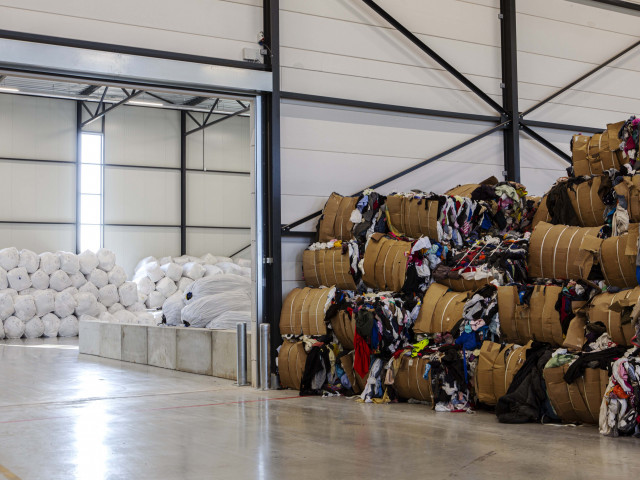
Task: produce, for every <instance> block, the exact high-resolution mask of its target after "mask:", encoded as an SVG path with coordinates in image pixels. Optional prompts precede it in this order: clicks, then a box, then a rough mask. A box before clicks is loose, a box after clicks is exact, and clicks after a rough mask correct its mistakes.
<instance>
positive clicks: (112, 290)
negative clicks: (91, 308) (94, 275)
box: [98, 285, 120, 308]
mask: <svg viewBox="0 0 640 480" xmlns="http://www.w3.org/2000/svg"><path fill="white" fill-rule="evenodd" d="M119 299H120V297H118V287H116V286H115V285H105V286H104V287H102V288H101V289H100V295H99V297H98V301H99V302H100V303H101V304H103V305H104V306H105V307H107V308H109V307H110V306H111V305H113V304H114V303H116V302H117V301H118V300H119Z"/></svg>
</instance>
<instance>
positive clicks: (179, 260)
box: [173, 255, 191, 265]
mask: <svg viewBox="0 0 640 480" xmlns="http://www.w3.org/2000/svg"><path fill="white" fill-rule="evenodd" d="M173 261H174V262H175V263H177V264H178V265H184V264H185V263H189V262H190V261H191V260H190V259H189V257H188V256H187V255H182V256H181V257H176V258H174V259H173Z"/></svg>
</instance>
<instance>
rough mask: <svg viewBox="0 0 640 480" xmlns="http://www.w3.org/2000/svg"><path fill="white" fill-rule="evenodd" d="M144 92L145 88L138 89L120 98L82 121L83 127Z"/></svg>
mask: <svg viewBox="0 0 640 480" xmlns="http://www.w3.org/2000/svg"><path fill="white" fill-rule="evenodd" d="M143 93H144V91H143V90H136V91H135V92H133V93H132V94H131V95H129V96H128V97H127V98H123V99H122V100H120V101H119V102H118V103H114V104H113V105H111V106H110V107H109V108H106V109H104V110H103V111H102V112H100V113H98V114H96V115H94V116H93V117H91V118H90V119H88V120H85V121H84V122H82V127H86V126H87V125H89V124H90V123H92V122H95V121H96V120H98V119H100V118H102V117H104V116H105V115H106V114H107V113H109V112H110V111H111V110H114V109H116V108H118V107H119V106H120V105H123V104H125V103H127V102H128V101H129V100H131V99H132V98H135V97H137V96H138V95H142V94H143Z"/></svg>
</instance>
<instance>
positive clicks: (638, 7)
mask: <svg viewBox="0 0 640 480" xmlns="http://www.w3.org/2000/svg"><path fill="white" fill-rule="evenodd" d="M591 1H592V2H593V3H602V4H604V5H611V6H614V7H619V8H626V9H628V10H635V11H636V12H640V4H637V3H631V2H625V1H624V0H591Z"/></svg>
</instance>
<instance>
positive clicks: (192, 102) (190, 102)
mask: <svg viewBox="0 0 640 480" xmlns="http://www.w3.org/2000/svg"><path fill="white" fill-rule="evenodd" d="M208 98H209V97H193V98H192V99H191V100H187V101H186V102H184V103H183V104H182V105H186V106H188V107H195V106H196V105H200V104H201V103H202V102H204V101H205V100H207V99H208Z"/></svg>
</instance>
